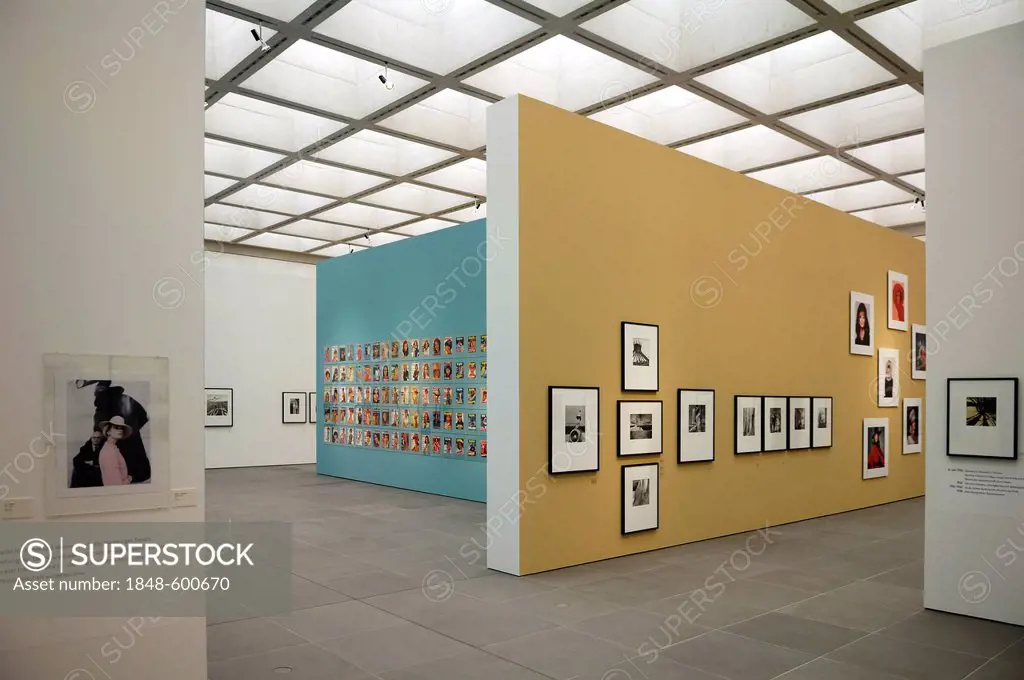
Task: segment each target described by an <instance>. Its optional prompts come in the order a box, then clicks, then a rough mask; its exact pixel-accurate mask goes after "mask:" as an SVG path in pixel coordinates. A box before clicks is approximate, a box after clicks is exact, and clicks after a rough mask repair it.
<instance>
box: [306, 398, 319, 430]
mask: <svg viewBox="0 0 1024 680" xmlns="http://www.w3.org/2000/svg"><path fill="white" fill-rule="evenodd" d="M319 396H320V395H318V394H317V393H316V392H310V393H309V400H308V403H307V404H306V418H307V420H309V422H311V423H313V424H314V425H316V417H317V416H318V415H320V400H319V399H318V398H317V397H319Z"/></svg>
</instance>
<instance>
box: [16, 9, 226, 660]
mask: <svg viewBox="0 0 1024 680" xmlns="http://www.w3.org/2000/svg"><path fill="white" fill-rule="evenodd" d="M154 5H155V3H154V2H153V0H106V1H105V2H103V3H93V2H67V1H66V0H4V1H3V2H2V3H0V64H2V65H3V68H2V69H0V92H2V93H3V94H2V95H0V96H2V97H3V104H2V109H3V114H2V115H0V225H2V227H0V229H2V230H3V232H2V235H3V240H2V243H0V291H3V294H2V295H0V318H2V319H3V331H2V338H3V339H2V342H0V346H2V348H3V351H2V352H0V384H2V385H3V386H4V387H5V389H3V390H2V391H0V469H8V466H9V465H11V464H12V463H13V461H14V458H15V456H16V455H17V454H18V453H19V452H22V451H25V450H26V447H27V446H28V445H29V442H30V441H31V440H32V439H33V438H34V437H35V436H37V435H38V433H39V432H40V431H41V430H42V429H44V428H45V427H46V425H45V424H44V423H43V422H42V418H43V404H42V395H43V368H42V356H43V354H45V353H73V354H101V355H104V354H106V355H109V354H120V355H141V356H162V357H167V358H168V360H169V365H170V404H171V410H170V413H171V416H170V444H171V447H170V448H171V469H170V475H171V479H170V482H171V487H172V488H195V489H197V490H198V496H199V505H198V507H193V508H182V509H176V510H170V511H168V510H163V511H159V512H135V513H123V514H119V515H115V516H106V515H99V516H92V517H91V518H90V519H93V520H97V521H110V520H119V521H147V520H154V521H161V520H164V521H166V520H176V521H201V520H202V519H203V516H204V511H203V489H204V473H203V467H204V466H203V430H202V428H203V409H202V406H201V404H202V401H201V397H202V388H203V304H202V295H201V294H195V295H192V294H189V293H190V292H193V291H194V290H195V289H194V288H193V287H194V286H197V285H198V286H201V285H202V280H203V273H202V271H201V269H199V268H196V267H194V266H193V265H192V264H191V263H192V262H193V257H194V255H195V254H196V253H201V251H202V248H203V194H202V191H203V141H202V140H203V103H202V102H203V50H204V44H205V39H204V36H205V31H204V16H203V3H200V2H188V1H187V0H168V1H167V2H165V3H160V4H159V8H160V9H161V10H163V16H162V17H160V16H157V15H155V14H154V12H153V10H154ZM129 36H132V38H135V39H136V40H137V42H136V43H133V42H132V38H129ZM126 41H127V42H126ZM115 48H118V49H119V52H120V55H121V56H120V57H117V56H114V55H113V54H112V50H113V49H115ZM183 272H184V274H183ZM172 279H173V280H172ZM182 282H184V283H182ZM182 293H184V295H182ZM22 467H25V466H24V465H22ZM43 467H44V466H43V465H42V464H40V465H36V466H34V467H33V468H32V469H31V470H30V471H28V472H27V473H24V474H19V475H18V482H17V483H13V482H11V481H8V480H5V484H8V485H9V486H10V487H11V488H10V490H9V492H8V497H9V498H15V497H27V498H32V499H34V500H35V519H37V520H39V521H41V520H42V516H43V515H42V512H43V508H42V502H41V499H42V495H43V474H42V473H43ZM204 623H205V621H204V619H201V618H200V619H164V620H162V621H161V622H160V623H159V625H156V626H150V627H147V628H146V629H145V630H143V631H141V633H140V634H137V635H135V641H134V645H133V647H132V649H131V651H130V652H126V653H125V654H124V655H123V658H122V659H121V660H120V661H119V663H118V664H116V665H111V664H109V663H108V662H107V661H106V660H103V659H102V657H100V655H99V654H98V652H99V650H100V649H101V647H102V645H104V644H107V643H109V641H110V639H111V636H112V635H114V634H117V633H120V635H121V638H120V639H121V640H122V641H124V640H125V630H126V629H125V625H126V617H121V618H108V619H60V620H55V619H22V618H18V619H14V618H6V619H5V618H0V676H2V677H3V678H57V679H58V680H59V679H60V678H65V677H77V678H79V680H88V679H89V678H90V677H99V678H102V677H104V675H107V676H109V677H111V678H113V679H114V680H121V679H122V678H132V677H136V678H148V679H151V680H199V679H200V678H205V677H206V629H205V625H204ZM183 650H185V651H186V653H182V652H183ZM86 655H90V656H91V657H92V658H95V659H97V660H98V661H99V663H98V664H95V665H92V666H90V665H89V661H88V659H87V657H86ZM77 668H83V669H87V670H89V671H90V673H91V674H92V675H86V674H83V673H80V674H79V675H77V676H70V675H69V673H72V672H73V671H74V670H75V669H77Z"/></svg>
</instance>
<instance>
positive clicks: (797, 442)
mask: <svg viewBox="0 0 1024 680" xmlns="http://www.w3.org/2000/svg"><path fill="white" fill-rule="evenodd" d="M788 401H789V409H788V410H789V444H788V448H789V450H790V451H800V450H802V449H809V448H811V424H812V422H811V418H812V415H811V398H810V397H790V398H789V400H788Z"/></svg>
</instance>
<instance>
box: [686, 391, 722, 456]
mask: <svg viewBox="0 0 1024 680" xmlns="http://www.w3.org/2000/svg"><path fill="white" fill-rule="evenodd" d="M678 415H679V420H678V421H677V422H678V423H679V437H678V439H679V462H680V463H703V462H707V461H713V460H714V459H715V391H714V390H697V389H681V390H679V414H678Z"/></svg>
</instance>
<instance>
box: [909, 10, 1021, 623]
mask: <svg viewBox="0 0 1024 680" xmlns="http://www.w3.org/2000/svg"><path fill="white" fill-rule="evenodd" d="M1022 66H1024V24H1021V23H1019V24H1016V25H1013V26H1009V27H1005V28H1000V29H998V30H995V31H991V32H988V33H982V34H979V35H975V36H973V37H970V38H966V39H964V40H960V41H958V42H953V43H949V44H946V45H943V46H941V47H937V48H934V49H931V50H929V51H927V52H926V53H925V72H926V73H927V74H928V87H927V88H926V90H925V97H926V99H925V107H926V115H927V128H928V239H927V242H926V250H925V253H926V262H927V267H928V274H927V277H928V310H927V311H928V328H929V333H930V335H929V339H928V343H929V344H928V349H929V354H930V355H931V356H930V357H929V360H928V361H929V366H928V391H927V395H928V396H927V404H926V408H927V417H926V418H925V423H926V433H925V436H926V437H927V439H928V465H927V473H926V475H927V497H926V498H927V501H926V547H925V606H927V607H929V608H932V609H940V610H944V611H950V612H955V613H959V614H967V615H971V616H977V617H982V618H989V619H995V620H999V621H1005V622H1009V623H1016V624H1024V456H1021V457H1020V458H1019V459H1018V460H1017V461H994V460H984V459H974V458H949V457H947V456H946V455H945V451H946V379H947V378H950V377H960V378H965V377H997V378H998V377H1018V378H1022V379H1024V343H1022V340H1021V338H1024V221H1022V219H1024V218H1022V216H1024V191H1022V188H1024V163H1022V162H1021V158H1024V127H1022V125H1021V122H1022V119H1021V111H1022V110H1024V79H1022V78H1021V75H1020V71H1021V67H1022ZM960 417H961V418H962V417H963V415H962V414H960ZM1017 417H1018V422H1020V419H1022V418H1024V412H1019V413H1018V414H1017ZM1022 431H1024V430H1022ZM961 469H962V470H977V471H984V472H988V473H995V474H999V475H1001V476H1002V479H1003V481H1005V482H1006V483H1008V484H1010V485H1011V486H1014V485H1015V486H1016V487H1017V491H1016V492H1015V493H1010V494H1005V495H979V494H976V493H967V492H959V491H957V490H956V489H954V488H952V486H951V485H953V484H955V483H956V482H958V481H963V479H964V473H963V472H960V471H959V470H961Z"/></svg>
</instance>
